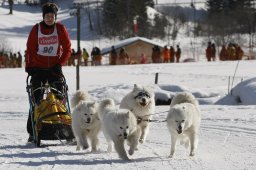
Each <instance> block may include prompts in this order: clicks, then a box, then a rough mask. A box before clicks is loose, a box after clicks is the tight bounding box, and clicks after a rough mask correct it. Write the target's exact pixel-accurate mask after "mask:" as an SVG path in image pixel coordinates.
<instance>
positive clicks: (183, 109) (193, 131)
mask: <svg viewBox="0 0 256 170" xmlns="http://www.w3.org/2000/svg"><path fill="white" fill-rule="evenodd" d="M200 122H201V114H200V110H199V106H198V101H197V100H196V99H195V97H194V96H193V95H192V94H191V93H188V92H183V93H179V94H177V95H176V96H175V97H174V98H173V100H172V102H171V108H170V111H169V113H168V116H167V126H168V129H169V132H170V134H171V153H170V156H169V157H173V154H174V152H175V147H176V142H177V140H178V139H180V143H181V144H183V143H184V142H185V144H186V145H185V146H188V145H190V154H189V155H190V156H194V155H195V151H196V149H197V144H198V133H199V126H200Z"/></svg>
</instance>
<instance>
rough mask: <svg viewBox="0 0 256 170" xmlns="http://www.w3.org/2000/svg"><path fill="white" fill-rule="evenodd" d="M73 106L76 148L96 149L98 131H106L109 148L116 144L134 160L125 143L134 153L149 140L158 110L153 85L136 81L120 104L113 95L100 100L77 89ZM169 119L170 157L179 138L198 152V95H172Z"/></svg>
mask: <svg viewBox="0 0 256 170" xmlns="http://www.w3.org/2000/svg"><path fill="white" fill-rule="evenodd" d="M71 107H72V109H73V111H72V114H71V116H72V130H73V133H74V135H75V139H76V143H77V148H76V150H80V149H88V148H89V147H90V148H91V151H92V152H96V151H97V150H98V147H99V138H98V135H99V133H100V131H102V132H103V134H104V136H105V138H106V141H107V144H108V148H107V151H108V152H112V147H113V146H114V148H115V151H116V152H117V154H118V156H119V157H120V158H121V159H123V160H130V158H129V157H128V155H127V152H126V149H125V147H126V146H125V145H126V144H127V145H128V147H129V150H128V154H129V155H130V156H131V155H133V154H134V152H135V151H136V150H138V147H139V143H144V142H145V141H146V137H147V135H148V132H149V124H150V121H151V120H152V117H153V115H154V114H155V95H154V91H153V90H152V89H151V88H149V87H144V86H140V85H137V84H135V85H134V87H133V90H132V91H131V92H129V93H128V94H127V95H126V96H124V98H123V99H122V100H121V103H120V106H119V107H118V106H117V105H116V104H115V102H114V100H113V99H111V98H105V99H102V100H101V101H99V102H96V101H95V100H94V99H93V98H92V97H91V96H90V95H89V94H88V93H87V92H85V91H77V92H76V93H75V94H74V95H73V97H72V99H71ZM166 121H167V127H168V130H169V132H170V134H171V152H170V155H169V157H170V158H172V157H173V155H174V152H175V148H176V142H177V141H178V140H179V141H180V143H183V144H185V146H186V147H187V146H190V156H194V155H195V152H196V149H197V145H198V133H199V126H200V121H201V115H200V110H199V105H198V101H197V100H196V99H195V97H194V96H193V95H192V94H191V93H188V92H183V93H178V94H177V95H176V96H175V97H174V98H173V99H172V102H171V106H170V110H169V112H168V115H167V118H166ZM89 142H90V144H89Z"/></svg>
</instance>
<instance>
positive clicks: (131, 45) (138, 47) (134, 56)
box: [101, 37, 164, 64]
mask: <svg viewBox="0 0 256 170" xmlns="http://www.w3.org/2000/svg"><path fill="white" fill-rule="evenodd" d="M156 45H157V46H159V48H160V50H161V51H162V50H163V47H164V45H162V44H160V43H157V42H155V41H153V40H150V39H147V38H144V37H132V38H128V39H125V40H122V41H120V42H118V43H116V44H112V45H110V46H108V47H105V48H103V49H102V50H101V54H102V55H103V57H109V54H110V52H111V47H112V46H114V47H115V49H116V52H117V54H119V52H120V49H121V48H124V49H125V51H126V52H127V54H128V55H129V57H130V59H131V63H132V64H140V60H141V55H142V53H144V54H145V55H146V59H147V62H146V63H152V59H151V55H152V48H153V47H154V46H156Z"/></svg>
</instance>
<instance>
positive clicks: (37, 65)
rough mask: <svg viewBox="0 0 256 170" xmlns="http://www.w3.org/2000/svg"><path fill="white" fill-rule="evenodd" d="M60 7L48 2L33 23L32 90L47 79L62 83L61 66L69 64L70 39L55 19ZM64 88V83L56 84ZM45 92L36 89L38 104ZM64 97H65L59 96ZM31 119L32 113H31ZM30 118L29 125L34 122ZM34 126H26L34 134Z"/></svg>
mask: <svg viewBox="0 0 256 170" xmlns="http://www.w3.org/2000/svg"><path fill="white" fill-rule="evenodd" d="M57 11H58V6H57V5H56V4H54V3H46V4H45V5H43V6H42V12H43V21H41V22H40V23H38V24H36V25H34V26H33V28H32V30H31V32H30V34H29V37H28V40H27V53H26V68H25V71H26V72H27V73H28V74H29V75H30V76H31V84H32V89H37V88H38V87H40V86H41V84H45V83H46V82H47V81H48V83H49V84H53V83H54V82H62V81H63V74H62V66H63V65H65V64H66V62H67V60H68V59H69V57H70V53H71V42H70V39H69V35H68V32H67V30H66V28H65V26H64V25H62V24H61V23H59V22H56V18H57ZM55 87H56V88H57V89H58V90H59V91H62V90H63V84H58V85H57V84H55ZM43 93H44V92H43V91H41V90H37V91H35V92H34V94H33V99H34V101H35V104H39V102H40V100H41V99H42V97H43ZM56 97H59V98H60V99H61V97H62V96H57V95H56ZM29 119H30V116H29ZM29 119H28V124H29V123H31V121H30V120H29ZM29 127H31V125H27V128H28V132H29V134H30V135H31V136H32V130H31V129H29Z"/></svg>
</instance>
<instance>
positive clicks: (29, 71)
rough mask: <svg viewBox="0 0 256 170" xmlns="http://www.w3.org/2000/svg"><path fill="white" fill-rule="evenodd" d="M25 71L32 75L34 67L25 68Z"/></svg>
mask: <svg viewBox="0 0 256 170" xmlns="http://www.w3.org/2000/svg"><path fill="white" fill-rule="evenodd" d="M25 71H26V72H27V73H28V75H30V76H33V75H34V74H35V73H36V69H35V68H25Z"/></svg>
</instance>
